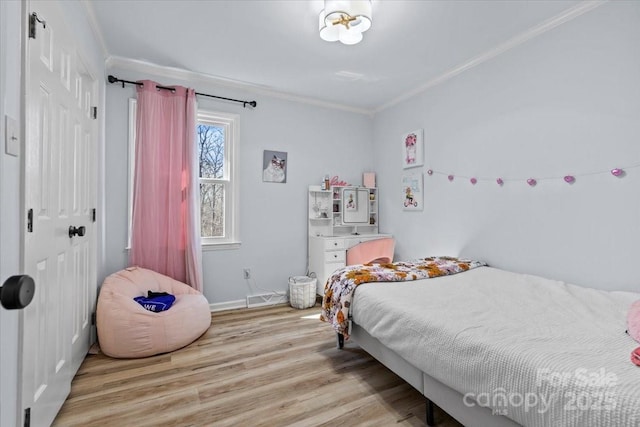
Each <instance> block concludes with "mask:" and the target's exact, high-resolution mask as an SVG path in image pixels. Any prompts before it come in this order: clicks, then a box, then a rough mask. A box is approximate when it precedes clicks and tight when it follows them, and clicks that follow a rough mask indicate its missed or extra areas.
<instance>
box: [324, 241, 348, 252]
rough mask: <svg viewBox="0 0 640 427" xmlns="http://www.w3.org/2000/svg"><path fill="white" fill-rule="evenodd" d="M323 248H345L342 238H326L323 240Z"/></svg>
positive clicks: (328, 249)
mask: <svg viewBox="0 0 640 427" xmlns="http://www.w3.org/2000/svg"><path fill="white" fill-rule="evenodd" d="M324 249H325V250H327V251H330V250H332V249H345V247H344V239H326V240H325V241H324Z"/></svg>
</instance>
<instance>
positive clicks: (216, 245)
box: [127, 98, 241, 251]
mask: <svg viewBox="0 0 640 427" xmlns="http://www.w3.org/2000/svg"><path fill="white" fill-rule="evenodd" d="M136 111H137V100H136V99H135V98H130V99H129V138H128V139H129V189H128V190H129V191H128V192H129V209H128V233H127V235H128V239H127V249H129V248H131V222H132V219H133V218H132V217H133V174H134V169H135V158H136V157H135V156H136ZM199 123H202V124H205V125H206V124H210V125H215V126H220V127H224V129H225V131H224V133H225V141H224V150H225V151H224V162H225V163H224V176H223V177H222V178H200V177H198V178H199V182H209V183H216V184H223V185H224V186H225V191H224V205H225V210H224V224H225V230H224V236H223V237H201V239H202V250H203V251H208V250H220V249H237V248H239V247H240V244H241V242H240V232H239V230H240V210H239V206H240V197H239V196H240V190H239V181H240V179H239V177H240V173H239V170H238V169H239V165H240V162H239V160H238V153H239V152H240V149H239V145H240V115H239V114H231V113H221V112H213V111H204V110H198V113H197V117H196V125H198V124H199ZM196 157H197V156H196ZM198 194H200V191H199V190H198Z"/></svg>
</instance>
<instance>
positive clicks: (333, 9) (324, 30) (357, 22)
mask: <svg viewBox="0 0 640 427" xmlns="http://www.w3.org/2000/svg"><path fill="white" fill-rule="evenodd" d="M370 27H371V0H324V9H323V10H322V11H321V12H320V19H319V29H320V38H321V39H322V40H326V41H328V42H335V41H340V42H341V43H343V44H356V43H359V42H360V41H361V40H362V33H364V32H365V31H367V30H368V29H369V28H370Z"/></svg>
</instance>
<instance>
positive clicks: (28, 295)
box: [0, 274, 36, 310]
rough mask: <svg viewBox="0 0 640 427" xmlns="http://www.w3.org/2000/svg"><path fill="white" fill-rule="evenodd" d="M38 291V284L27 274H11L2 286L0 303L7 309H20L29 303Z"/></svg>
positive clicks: (0, 287)
mask: <svg viewBox="0 0 640 427" xmlns="http://www.w3.org/2000/svg"><path fill="white" fill-rule="evenodd" d="M35 291H36V284H35V282H34V281H33V279H32V278H31V277H30V276H27V275H26V274H23V275H20V276H11V277H9V278H8V279H7V280H5V281H4V284H3V285H2V286H0V303H1V304H2V306H3V307H4V308H6V309H7V310H19V309H22V308H25V307H26V306H28V305H29V303H30V302H31V300H32V299H33V295H34V294H35Z"/></svg>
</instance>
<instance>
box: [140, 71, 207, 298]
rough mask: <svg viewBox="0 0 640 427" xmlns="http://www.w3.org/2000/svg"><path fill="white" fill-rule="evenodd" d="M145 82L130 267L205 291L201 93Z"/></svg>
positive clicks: (141, 89)
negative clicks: (198, 100) (199, 151)
mask: <svg viewBox="0 0 640 427" xmlns="http://www.w3.org/2000/svg"><path fill="white" fill-rule="evenodd" d="M142 83H143V85H142V86H138V103H137V104H138V105H137V112H136V164H135V173H134V183H133V218H132V224H131V232H132V235H131V250H130V252H129V263H130V265H138V266H140V267H144V268H148V269H150V270H154V271H157V272H158V273H162V274H164V275H166V276H169V277H172V278H174V279H176V280H179V281H181V282H184V283H187V284H188V285H190V286H191V287H193V288H195V289H197V290H199V291H202V256H201V247H200V206H199V196H198V195H199V184H198V176H197V171H198V170H199V169H198V168H197V165H196V162H197V155H196V152H195V150H196V146H195V144H196V138H195V132H196V100H195V92H194V91H193V89H187V88H184V87H182V86H176V87H175V88H174V90H173V91H171V90H164V89H158V88H157V83H155V82H152V81H148V80H144V81H142Z"/></svg>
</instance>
